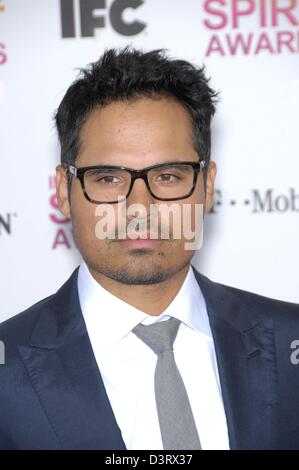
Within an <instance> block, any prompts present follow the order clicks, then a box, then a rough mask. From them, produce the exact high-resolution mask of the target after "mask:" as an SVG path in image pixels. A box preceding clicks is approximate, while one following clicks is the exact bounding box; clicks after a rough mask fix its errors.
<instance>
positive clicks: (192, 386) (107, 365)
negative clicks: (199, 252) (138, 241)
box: [78, 262, 229, 450]
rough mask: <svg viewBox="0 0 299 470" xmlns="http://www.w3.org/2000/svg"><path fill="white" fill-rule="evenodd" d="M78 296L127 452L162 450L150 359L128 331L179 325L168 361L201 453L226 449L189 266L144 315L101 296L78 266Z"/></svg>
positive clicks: (199, 298)
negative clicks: (169, 297) (158, 306)
mask: <svg viewBox="0 0 299 470" xmlns="http://www.w3.org/2000/svg"><path fill="white" fill-rule="evenodd" d="M78 292H79V299H80V305H81V309H82V313H83V317H84V320H85V323H86V327H87V331H88V334H89V337H90V341H91V345H92V348H93V352H94V355H95V358H96V361H97V364H98V367H99V370H100V373H101V376H102V379H103V382H104V386H105V389H106V392H107V395H108V398H109V401H110V403H111V407H112V409H113V412H114V415H115V419H116V421H117V424H118V426H119V428H120V430H121V433H122V438H123V440H124V442H125V445H126V447H127V449H128V450H132V449H135V450H139V449H148V450H160V449H163V445H162V439H161V433H160V427H159V421H158V415H157V409H156V402H155V391H154V372H155V367H156V362H157V356H156V355H155V353H154V352H153V351H152V350H151V349H150V348H149V347H148V346H147V345H146V344H145V343H144V342H143V341H142V340H140V339H139V338H137V336H136V335H135V334H134V333H132V329H133V328H134V327H135V326H136V325H137V324H138V323H143V324H146V325H148V324H150V323H154V322H157V321H164V320H167V319H169V318H170V317H175V318H177V319H179V320H181V322H182V323H181V324H180V326H179V329H178V333H177V337H176V339H175V342H174V356H175V361H176V364H177V367H178V369H179V371H180V373H181V376H182V379H183V381H184V384H185V387H186V390H187V393H188V396H189V400H190V404H191V408H192V411H193V415H194V419H195V423H196V426H197V430H198V434H199V438H200V442H201V445H202V448H203V449H211V450H212V449H229V442H228V433H227V423H226V416H225V412H224V407H223V401H222V394H221V388H220V383H219V376H218V369H217V362H216V354H215V349H214V342H213V338H212V333H211V329H210V324H209V319H208V315H207V310H206V303H205V300H204V297H203V295H202V292H201V290H200V287H199V285H198V283H197V281H196V279H195V276H194V273H193V270H192V268H191V266H190V269H189V271H188V274H187V276H186V278H185V280H184V282H183V284H182V286H181V288H180V290H179V292H178V294H177V295H176V297H175V298H174V299H173V301H172V302H171V303H170V305H169V306H168V307H167V308H166V310H164V312H163V313H161V315H159V316H151V315H148V314H146V313H145V312H142V311H141V310H139V309H137V308H135V307H133V306H132V305H129V304H128V303H126V302H124V301H123V300H121V299H119V298H118V297H116V296H114V295H113V294H111V293H110V292H109V291H107V290H106V289H104V288H103V287H102V286H101V285H100V284H99V283H98V282H97V281H96V280H95V279H94V278H93V276H92V275H91V274H90V272H89V270H88V268H87V266H86V264H85V263H84V262H82V263H81V266H80V268H79V274H78Z"/></svg>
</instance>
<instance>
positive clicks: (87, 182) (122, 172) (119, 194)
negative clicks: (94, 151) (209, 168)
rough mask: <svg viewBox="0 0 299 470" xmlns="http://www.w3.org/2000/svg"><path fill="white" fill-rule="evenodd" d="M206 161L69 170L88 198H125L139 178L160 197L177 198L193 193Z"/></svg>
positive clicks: (112, 200)
mask: <svg viewBox="0 0 299 470" xmlns="http://www.w3.org/2000/svg"><path fill="white" fill-rule="evenodd" d="M205 167H206V162H205V161H203V160H201V161H199V162H189V161H187V162H177V161H176V162H167V163H160V164H158V165H153V166H149V167H147V168H143V169H141V170H134V169H132V168H126V167H123V166H112V165H104V166H103V165H96V166H86V167H81V168H77V167H76V166H74V165H68V166H66V169H67V171H68V172H69V173H70V174H71V175H73V176H75V177H77V178H78V179H79V180H80V183H81V187H82V191H83V193H84V195H85V197H86V199H87V200H88V201H89V202H92V203H94V204H104V203H107V204H114V203H117V202H120V201H123V200H124V199H126V198H127V197H128V196H129V195H130V193H131V191H132V188H133V185H134V182H135V180H136V179H138V178H141V179H143V181H144V182H145V184H146V186H147V188H148V190H149V192H150V194H151V195H152V196H153V197H154V198H155V199H158V200H160V201H176V200H179V199H186V198H187V197H189V196H191V195H192V193H193V191H194V188H195V185H196V181H197V176H198V173H199V172H200V170H201V169H203V168H205Z"/></svg>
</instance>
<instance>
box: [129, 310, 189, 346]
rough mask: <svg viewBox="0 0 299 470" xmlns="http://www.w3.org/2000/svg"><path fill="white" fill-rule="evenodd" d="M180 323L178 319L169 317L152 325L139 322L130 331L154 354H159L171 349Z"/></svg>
mask: <svg viewBox="0 0 299 470" xmlns="http://www.w3.org/2000/svg"><path fill="white" fill-rule="evenodd" d="M180 323H181V322H180V320H177V319H176V318H170V319H169V320H166V321H160V322H157V323H153V324H152V325H141V324H139V325H137V326H136V327H135V328H134V329H133V330H132V331H133V333H134V334H135V335H136V336H137V337H138V338H140V339H141V340H142V341H143V342H144V343H145V344H146V345H147V346H148V347H149V348H151V349H152V350H153V351H154V353H155V354H157V355H159V354H162V353H163V352H165V351H169V350H170V351H172V349H173V343H174V340H175V338H176V335H177V332H178V328H179V326H180Z"/></svg>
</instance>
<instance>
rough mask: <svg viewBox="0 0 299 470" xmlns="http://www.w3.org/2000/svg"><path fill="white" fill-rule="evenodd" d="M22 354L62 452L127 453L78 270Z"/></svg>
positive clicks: (58, 295) (43, 314)
mask: <svg viewBox="0 0 299 470" xmlns="http://www.w3.org/2000/svg"><path fill="white" fill-rule="evenodd" d="M19 351H20V354H21V356H22V359H23V361H24V364H25V367H26V369H27V371H28V375H29V377H30V380H31V383H32V386H33V388H34V390H35V392H36V395H37V397H38V399H39V401H40V404H41V407H42V409H43V410H44V412H45V414H46V415H47V417H48V420H49V422H50V424H51V426H52V428H53V430H54V432H55V433H56V436H57V439H58V442H59V444H60V447H61V448H62V449H125V444H124V442H123V440H122V437H121V432H120V430H119V428H118V426H117V423H116V420H115V417H114V414H113V411H112V408H111V405H110V403H109V400H108V397H107V394H106V390H105V387H104V384H103V381H102V378H101V375H100V372H99V369H98V366H97V363H96V360H95V357H94V354H93V351H92V347H91V344H90V341H89V337H88V334H87V330H86V327H85V323H84V320H83V316H82V314H81V310H80V306H79V299H78V293H77V270H76V271H75V272H74V274H73V275H72V277H71V278H70V279H69V281H67V283H66V284H64V286H62V288H61V289H60V290H59V291H58V292H57V294H56V295H55V296H54V297H53V300H52V302H51V305H50V306H49V307H47V309H44V310H42V311H41V315H40V317H39V320H38V322H37V324H36V326H35V328H34V331H33V333H32V337H31V344H30V345H29V346H22V347H20V348H19Z"/></svg>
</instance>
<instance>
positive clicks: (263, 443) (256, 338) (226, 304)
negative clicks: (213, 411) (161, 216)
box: [194, 269, 277, 449]
mask: <svg viewBox="0 0 299 470" xmlns="http://www.w3.org/2000/svg"><path fill="white" fill-rule="evenodd" d="M194 273H195V276H196V278H197V281H198V283H199V285H200V287H201V289H202V292H203V295H204V297H205V299H206V303H207V310H208V315H209V320H210V325H211V329H212V334H213V339H214V344H215V350H216V357H217V363H218V370H219V379H220V383H221V390H222V396H223V402H224V408H225V413H226V418H227V425H228V434H229V441H230V448H231V449H274V448H275V445H276V444H275V443H276V439H277V436H276V435H275V430H276V429H277V427H276V426H275V420H276V415H275V409H276V407H275V405H276V388H277V387H276V374H277V371H276V362H275V344H274V333H273V324H272V321H269V322H268V321H267V324H266V323H265V321H264V320H263V321H262V320H261V318H260V317H259V315H258V313H259V312H256V311H254V310H253V308H252V306H251V305H250V304H249V303H247V302H246V300H243V299H245V298H246V296H245V293H244V297H243V299H242V301H240V298H239V296H237V295H235V293H234V289H231V288H228V287H227V286H222V285H220V284H217V283H214V282H212V281H210V280H209V279H207V278H206V277H205V276H203V275H201V274H199V273H198V272H197V271H196V270H195V269H194Z"/></svg>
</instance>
